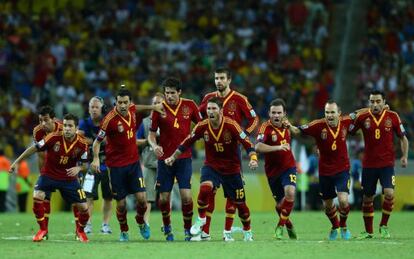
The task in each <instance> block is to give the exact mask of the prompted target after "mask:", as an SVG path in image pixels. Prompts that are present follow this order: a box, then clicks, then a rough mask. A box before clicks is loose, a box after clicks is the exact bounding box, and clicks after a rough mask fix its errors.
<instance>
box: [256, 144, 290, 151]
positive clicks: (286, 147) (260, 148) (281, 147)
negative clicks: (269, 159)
mask: <svg viewBox="0 0 414 259" xmlns="http://www.w3.org/2000/svg"><path fill="white" fill-rule="evenodd" d="M254 149H255V150H256V152H258V153H270V152H274V151H287V150H290V145H289V143H285V144H282V145H278V146H270V145H267V144H265V143H262V142H259V143H257V144H256V145H255V147H254Z"/></svg>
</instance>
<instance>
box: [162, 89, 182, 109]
mask: <svg viewBox="0 0 414 259" xmlns="http://www.w3.org/2000/svg"><path fill="white" fill-rule="evenodd" d="M164 95H165V99H166V100H167V103H168V104H169V105H176V104H178V101H179V100H180V95H181V90H178V91H177V89H176V88H174V87H165V89H164Z"/></svg>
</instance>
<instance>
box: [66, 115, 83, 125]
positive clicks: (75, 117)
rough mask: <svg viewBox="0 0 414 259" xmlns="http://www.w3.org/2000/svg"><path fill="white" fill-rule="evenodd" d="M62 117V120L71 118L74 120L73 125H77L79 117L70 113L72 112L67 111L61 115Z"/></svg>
mask: <svg viewBox="0 0 414 259" xmlns="http://www.w3.org/2000/svg"><path fill="white" fill-rule="evenodd" d="M63 119H64V120H72V121H74V122H75V126H78V124H79V118H78V116H76V115H74V114H72V113H67V114H66V115H65V116H64V117H63Z"/></svg>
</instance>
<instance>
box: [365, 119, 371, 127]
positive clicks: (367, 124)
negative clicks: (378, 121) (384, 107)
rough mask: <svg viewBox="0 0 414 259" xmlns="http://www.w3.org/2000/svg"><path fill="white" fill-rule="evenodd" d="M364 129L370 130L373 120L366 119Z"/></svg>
mask: <svg viewBox="0 0 414 259" xmlns="http://www.w3.org/2000/svg"><path fill="white" fill-rule="evenodd" d="M364 127H365V128H366V129H369V128H370V127H371V119H370V118H366V119H365V121H364Z"/></svg>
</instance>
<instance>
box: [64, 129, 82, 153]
mask: <svg viewBox="0 0 414 259" xmlns="http://www.w3.org/2000/svg"><path fill="white" fill-rule="evenodd" d="M62 138H63V147H64V148H65V153H66V154H67V153H69V151H70V150H71V149H72V148H73V147H74V146H75V145H76V143H77V142H78V134H76V137H75V140H74V141H73V142H72V144H70V146H69V148H68V146H67V145H66V141H65V136H63V134H62Z"/></svg>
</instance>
